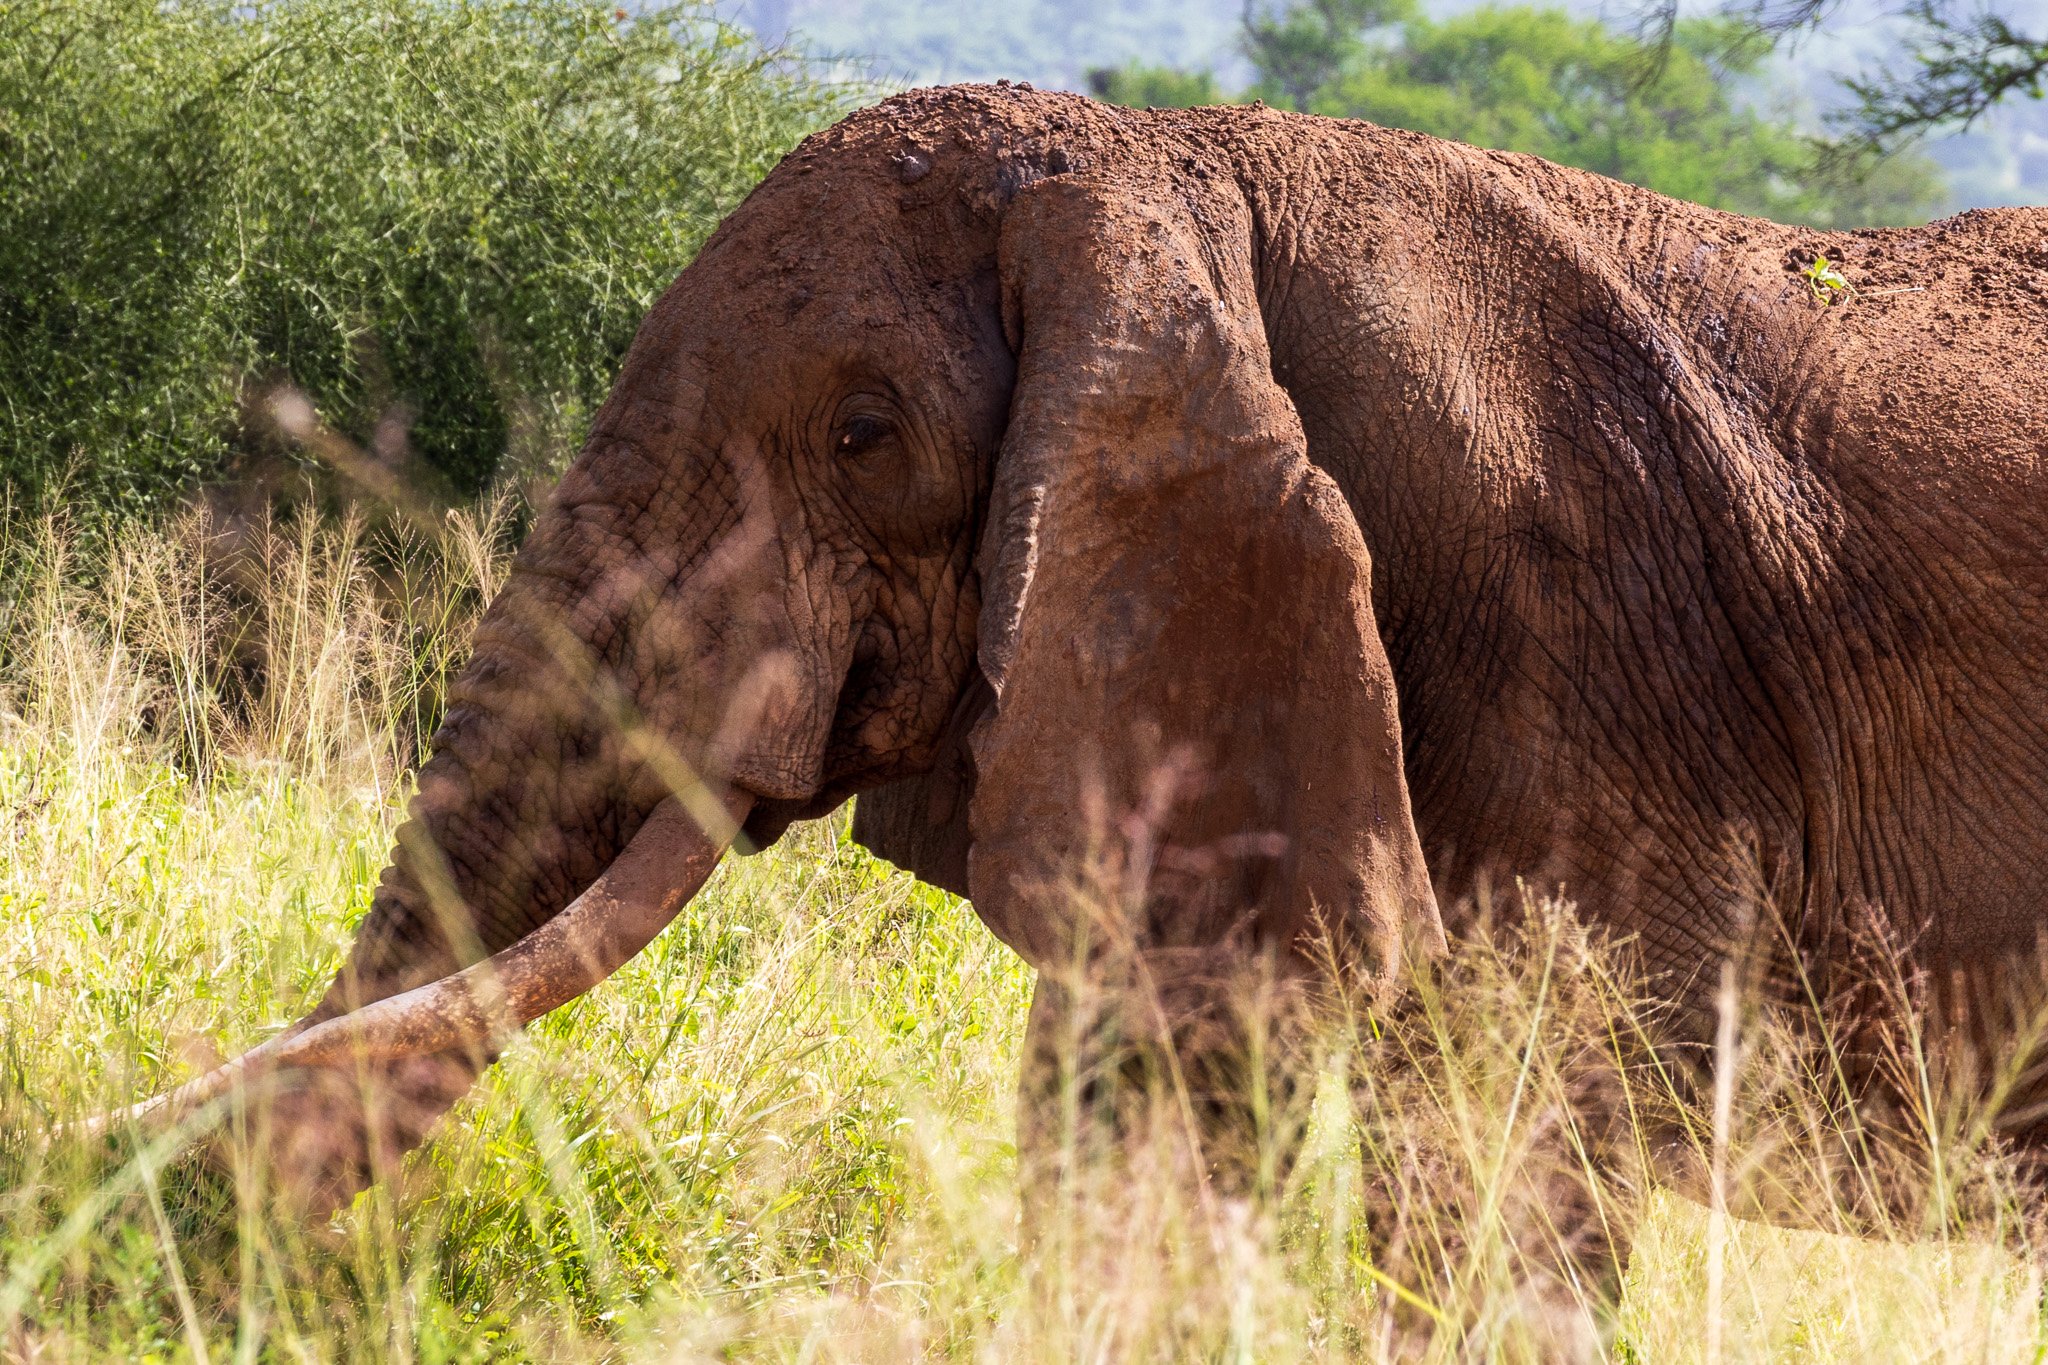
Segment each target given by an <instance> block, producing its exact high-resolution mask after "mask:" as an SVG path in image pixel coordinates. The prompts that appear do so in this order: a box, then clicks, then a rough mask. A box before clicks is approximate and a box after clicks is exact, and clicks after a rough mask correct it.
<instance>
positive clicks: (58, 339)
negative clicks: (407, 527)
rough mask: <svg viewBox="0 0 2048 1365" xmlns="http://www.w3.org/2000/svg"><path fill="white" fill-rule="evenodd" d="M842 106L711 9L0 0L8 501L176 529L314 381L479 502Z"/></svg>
mask: <svg viewBox="0 0 2048 1365" xmlns="http://www.w3.org/2000/svg"><path fill="white" fill-rule="evenodd" d="M838 98H839V97H838V95H837V94H836V93H835V92H834V91H833V90H832V89H830V88H827V87H825V86H822V85H820V84H819V83H818V82H816V81H814V80H812V79H810V78H808V77H807V76H806V75H805V74H804V73H803V72H801V71H799V70H795V69H792V68H790V67H789V66H787V65H785V64H781V63H779V62H777V61H776V60H775V59H773V58H772V57H771V56H769V55H764V54H763V53H761V52H760V51H758V50H756V49H754V48H753V47H751V46H750V45H749V44H748V42H747V41H746V40H745V39H744V38H743V37H742V36H741V35H739V34H738V33H737V32H736V31H734V30H732V29H729V28H726V27H724V26H722V25H720V24H718V23H717V22H715V21H714V20H713V19H712V18H711V15H710V10H709V8H708V7H707V6H704V5H702V4H701V3H692V4H688V5H683V6H679V7H673V8H667V9H662V10H658V11H650V12H647V13H643V14H639V15H636V16H630V17H629V16H627V14H626V11H624V10H614V9H613V8H612V6H611V4H609V3H607V4H604V5H602V6H599V5H593V4H589V3H584V2H583V0H294V2H293V3H266V4H254V5H252V4H235V3H229V2H228V0H174V2H172V3H156V0H0V186H4V189H0V480H4V481H5V482H6V483H7V484H9V485H12V486H13V487H14V488H15V490H16V496H17V497H20V496H23V494H24V490H25V492H26V495H27V496H30V497H33V496H36V495H38V494H40V493H47V491H48V490H49V489H50V488H52V487H53V486H55V485H57V484H59V483H61V484H62V485H63V486H65V487H68V488H70V489H71V490H73V492H74V493H84V494H87V495H89V496H90V497H91V498H92V499H93V500H94V501H96V502H100V503H106V504H117V505H126V504H132V505H147V504H149V503H151V502H156V501H160V500H161V499H162V498H163V497H164V496H165V495H166V494H167V493H168V492H170V491H171V490H174V489H178V488H181V487H185V486H188V485H190V484H191V483H192V482H194V481H195V480H200V479H205V478H209V477H217V476H219V475H220V474H221V473H222V472H223V471H224V470H226V469H228V468H229V467H231V465H232V463H233V460H234V458H235V456H236V455H237V453H238V452H239V451H241V450H243V449H246V448H248V447H249V446H250V445H251V444H252V443H253V442H255V441H256V440H257V439H259V437H260V435H261V433H260V432H259V431H258V429H257V427H258V424H256V423H251V422H248V421H246V420H245V417H244V413H245V410H246V409H245V402H246V398H247V396H248V395H249V394H250V393H251V392H252V391H253V388H254V386H260V385H266V384H269V383H273V382H277V381H281V380H287V379H288V380H289V381H290V382H292V383H294V384H296V385H298V386H299V387H300V388H302V389H303V390H305V391H306V393H307V394H308V395H309V396H310V397H311V398H312V400H313V401H314V402H315V404H317V406H318V408H319V410H320V412H321V414H322V415H323V416H324V417H325V418H326V419H327V420H328V421H330V422H331V423H333V424H334V425H336V426H338V427H340V428H341V429H342V430H343V431H344V432H347V433H348V434H350V435H351V436H353V437H355V438H356V439H358V440H361V441H363V442H364V443H366V444H368V445H370V446H371V447H372V448H373V449H375V450H377V451H379V452H380V453H381V454H384V455H385V456H387V457H389V458H393V459H397V458H401V449H400V448H401V447H404V448H406V449H409V453H410V457H412V458H416V459H418V460H420V461H423V462H424V463H425V464H426V465H427V466H429V467H430V468H431V469H433V470H435V471H437V472H438V474H439V475H440V476H441V477H442V478H443V479H444V480H445V481H446V483H447V484H448V485H449V486H450V487H451V488H452V489H453V490H454V491H456V492H469V491H473V490H475V489H477V488H479V487H481V486H482V485H483V484H484V483H485V482H486V481H487V480H488V479H489V478H490V477H491V476H492V474H493V473H494V472H495V471H497V470H498V467H499V465H500V461H501V458H502V457H503V456H504V455H505V453H506V452H507V450H508V449H512V450H514V451H520V450H527V451H542V452H545V451H551V450H555V449H559V447H560V446H561V445H562V444H563V443H564V442H573V441H574V440H575V439H576V438H577V436H578V435H579V434H580V430H581V427H582V424H583V423H584V421H585V420H587V414H588V412H589V411H590V409H591V407H592V405H593V404H594V403H595V402H596V401H597V400H598V399H599V398H601V396H602V394H603V392H604V390H605V388H606V386H607V385H608V384H609V382H610V379H611V376H612V373H613V371H614V369H615V367H616V365H617V362H618V359H619V357H620V355H621V353H622V352H623V350H624V348H625V346H626V344H627V343H628V342H629V341H630V340H631V339H632V335H633V330H634V328H635V326H636V325H637V324H638V322H639V320H640V318H641V316H642V315H643V314H644V313H645V311H646V309H647V307H648V306H649V304H650V303H651V302H652V301H653V299H654V297H655V296H656V294H657V293H659V291H660V290H661V289H662V288H663V287H664V286H665V285H667V283H668V282H669V281H670V280H671V279H673V278H674V277H675V275H676V273H677V271H679V270H680V269H681V268H682V266H683V265H684V264H685V263H686V262H687V261H688V260H689V259H690V256H691V254H692V253H693V252H694V251H695V249H696V247H697V246H698V244H699V243H700V242H701V240H702V239H703V237H704V235H705V234H706V233H707V232H708V231H709V229H710V228H711V226H712V225H713V224H714V223H716V221H717V220H718V218H719V217H720V216H721V215H722V214H723V213H725V212H726V211H727V210H729V209H730V208H731V207H732V206H733V204H734V203H735V202H737V200H738V199H739V197H740V196H741V195H742V194H743V193H745V191H746V190H747V189H748V188H749V187H750V186H751V185H752V184H753V183H754V182H755V181H756V180H757V179H758V178H759V177H760V176H761V175H762V174H763V173H764V172H765V171H766V170H767V169H768V168H769V167H770V166H771V165H772V164H773V163H774V161H775V160H776V158H777V157H779V156H780V155H781V154H782V153H783V152H784V151H785V150H787V149H788V148H789V147H790V146H791V145H792V144H793V143H794V142H795V141H796V140H797V138H799V137H800V136H802V134H803V133H804V132H806V131H807V130H809V129H810V128H812V127H814V126H816V125H817V124H818V123H820V122H821V121H823V120H824V119H825V118H827V117H829V115H830V114H831V113H832V112H833V110H834V108H835V107H836V104H837V102H838Z"/></svg>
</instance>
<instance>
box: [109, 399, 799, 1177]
mask: <svg viewBox="0 0 2048 1365" xmlns="http://www.w3.org/2000/svg"><path fill="white" fill-rule="evenodd" d="M621 392H622V393H626V394H630V393H632V392H633V388H632V386H631V385H630V384H628V383H627V382H626V381H622V384H621ZM612 406H613V407H614V408H615V409H616V408H621V407H623V408H624V409H626V410H628V411H629V413H630V411H631V410H633V405H632V404H631V403H629V402H624V400H620V399H619V398H618V396H617V395H615V402H614V404H613V405H612ZM645 444H646V443H645V442H627V441H624V440H623V439H622V434H621V428H620V426H619V424H618V421H617V420H616V413H615V414H614V420H613V421H612V423H611V424H610V425H609V426H608V425H607V424H606V422H604V421H600V423H599V428H598V431H597V432H596V434H595V435H594V436H593V438H592V443H591V446H590V448H589V449H587V450H586V452H585V454H584V456H583V458H581V459H580V460H579V461H578V462H577V464H576V466H574V467H572V469H571V470H570V472H569V474H568V475H567V476H566V477H565V478H564V480H563V483H562V484H561V486H560V487H559V488H558V489H557V492H556V496H555V499H554V501H553V505H552V506H550V507H549V509H548V510H547V511H546V512H545V513H544V514H543V516H542V517H541V519H540V522H539V524H537V525H536V527H535V528H534V531H533V533H532V535H530V536H529V537H528V540H527V543H526V545H525V546H524V547H522V549H521V551H520V554H519V557H518V560H517V561H516V563H515V566H514V571H513V575H512V578H511V580H510V581H509V582H508V584H507V585H506V588H505V590H504V591H503V592H502V593H501V594H500V596H499V598H498V599H497V601H495V602H494V603H493V604H492V606H491V609H490V611H489V612H488V613H487V615H486V618H485V620H484V622H483V624H482V626H481V627H480V628H479V631H478V635H477V640H476V647H475V652H474V654H473V656H472V659H471V662H470V664H469V665H468V667H467V668H465V669H464V671H463V673H462V675H461V677H460V678H459V679H458V680H457V682H456V684H455V686H454V688H453V689H452V690H451V694H450V698H449V707H448V712H447V715H446V717H445V719H444V720H443V723H442V725H441V727H440V729H439V731H438V732H437V733H436V735H435V739H434V756H433V758H432V759H431V760H430V761H429V762H428V763H427V764H426V766H425V767H424V768H422V770H421V773H420V781H419V791H418V793H417V795H416V796H415V798H414V801H413V803H412V808H411V812H410V818H409V819H408V820H407V822H406V824H405V825H404V827H403V828H401V830H400V831H399V835H398V840H397V848H396V849H395V851H394V853H393V855H392V860H391V863H390V865H389V866H388V867H387V868H386V869H385V872H384V875H383V878H382V880H381V881H380V883H379V885H378V888H377V892H376V895H375V897H374V899H373V901H372V904H371V907H370V911H369V913H368V915H367V916H365V918H364V921H363V923H362V925H361V927H360V929H359V930H358V932H357V937H356V942H355V945H354V947H353V949H352V950H351V953H350V956H349V959H348V961H347V963H346V964H345V965H344V966H343V968H342V969H341V971H340V972H339V973H338V974H337V976H336V977H335V979H334V982H333V984H332V985H331V986H330V987H329V989H328V991H327V993H326V995H325V997H324V998H323V999H322V1000H321V1001H320V1003H319V1005H318V1006H317V1007H316V1008H315V1009H314V1010H313V1011H312V1012H311V1013H310V1014H308V1015H307V1016H306V1017H305V1018H304V1019H303V1020H301V1021H300V1022H299V1023H298V1024H297V1025H295V1026H294V1027H293V1028H292V1030H290V1031H289V1033H287V1034H286V1035H285V1036H283V1037H281V1038H279V1039H276V1040H273V1042H272V1043H271V1044H267V1045H265V1047H263V1048H259V1049H258V1050H257V1052H256V1053H254V1054H252V1055H250V1056H249V1057H247V1058H246V1059H240V1060H238V1061H236V1062H234V1063H230V1064H229V1065H228V1067H226V1068H223V1069H222V1070H221V1071H218V1072H216V1073H213V1074H211V1075H209V1076H208V1077H205V1078H202V1079H201V1080H200V1081H199V1082H195V1083H194V1084H193V1085H192V1086H189V1087H187V1088H186V1089H185V1090H183V1091H179V1092H174V1094H173V1095H172V1096H171V1097H169V1098H168V1099H167V1100H166V1101H164V1102H163V1103H162V1104H160V1105H156V1106H145V1112H146V1113H147V1114H149V1115H152V1116H154V1115H159V1114H170V1113H175V1112H178V1111H181V1110H189V1109H190V1108H191V1107H192V1106H193V1105H194V1104H195V1103H198V1102H200V1101H203V1100H205V1099H208V1098H211V1097H213V1096H216V1095H219V1094H222V1093H225V1092H226V1091H228V1090H231V1089H233V1088H234V1087H235V1086H237V1085H239V1084H241V1083H242V1082H244V1081H247V1080H250V1079H253V1078H255V1077H257V1076H259V1075H260V1076H261V1077H262V1080H263V1084H262V1085H261V1087H260V1089H257V1090H255V1091H254V1092H253V1093H255V1094H256V1096H257V1097H258V1098H259V1100H260V1103H258V1104H256V1105H254V1106H252V1108H251V1110H250V1115H251V1119H252V1125H253V1126H252V1136H253V1137H254V1139H255V1141H256V1144H257V1147H258V1150H259V1151H260V1152H261V1153H262V1154H263V1155H264V1156H265V1158H266V1160H265V1162H264V1165H265V1166H266V1167H267V1169H268V1170H269V1171H270V1172H271V1173H273V1175H274V1177H275V1178H276V1180H277V1182H278V1185H279V1187H280V1192H281V1193H282V1194H283V1195H284V1197H285V1198H286V1199H287V1200H288V1201H289V1202H291V1203H293V1204H296V1205H298V1206H299V1207H300V1208H301V1209H303V1210H304V1211H306V1212H319V1211H324V1210H326V1209H331V1208H333V1207H335V1206H337V1205H338V1204H340V1203H341V1202H343V1201H345V1200H346V1199H348V1198H349V1197H351V1196H352V1195H353V1194H354V1193H355V1191H357V1190H359V1189H361V1188H363V1187H364V1186H365V1185H367V1184H369V1183H370V1182H371V1181H372V1180H374V1179H376V1178H378V1177H379V1175H380V1174H381V1173H382V1172H384V1171H387V1170H389V1169H391V1168H392V1167H393V1164H394V1163H395V1162H396V1161H397V1159H398V1158H399V1157H400V1156H402V1155H403V1153H404V1152H405V1151H407V1150H409V1149H410V1148H412V1147H414V1146H416V1145H417V1144H418V1143H419V1142H420V1141H422V1140H423V1139H424V1137H425V1136H426V1134H427V1132H428V1131H429V1130H430V1129H431V1128H432V1126H433V1124H434V1123H435V1122H436V1120H438V1118H439V1117H440V1115H441V1114H442V1113H444V1112H445V1111H446V1110H447V1109H448V1108H449V1107H450V1106H451V1105H452V1104H454V1103H455V1101H456V1100H457V1099H459V1098H460V1097H461V1096H462V1095H463V1094H464V1093H465V1092H466V1091H467V1090H468V1089H469V1087H470V1086H471V1084H472V1083H473V1082H474V1081H475V1079H476V1078H477V1076H478V1075H479V1074H480V1073H481V1072H482V1070H483V1068H484V1067H485V1066H487V1065H489V1064H490V1062H491V1061H492V1060H494V1059H495V1057H496V1055H497V1052H498V1049H499V1048H500V1047H501V1046H502V1045H503V1043H504V1041H505V1039H506V1037H507V1036H508V1035H509V1034H510V1033H511V1032H513V1031H514V1030H516V1028H517V1027H518V1026H519V1025H520V1024H523V1023H525V1022H527V1021H528V1020H530V1019H532V1018H534V1017H537V1016H538V1015H539V1014H541V1013H544V1012H546V1011H547V1010H548V1009H552V1008H554V1006H556V1005H558V1004H560V1003H562V1002H564V1001H566V1000H568V999H571V998H573V997H574V996H576V995H578V994H581V993H582V992H583V991H584V990H587V989H589V988H590V987H591V986H592V985H595V984H596V983H597V982H598V981H600V980H602V979H603V978H604V976H606V975H607V974H609V973H610V972H611V971H612V970H614V969H615V968H616V967H617V966H618V965H619V964H620V963H622V962H624V961H625V960H626V959H627V958H628V957H630V956H632V954H633V953H635V952H637V951H639V949H640V948H641V947H643V946H645V944H646V943H647V942H648V941H650V940H651V939H652V938H653V936H654V935H655V934H656V933H658V932H659V931H660V929H661V927H662V926H663V925H664V924H666V923H667V921H668V918H669V917H670V916H672V915H673V914H674V913H675V912H676V911H677V910H678V909H679V908H680V907H681V905H682V904H684V903H686V902H687V901H688V899H689V897H690V896H691V895H692V894H694V892H695V891H696V890H697V888H698V886H699V885H701V883H702V881H703V879H704V877H705V876H707V875H708V874H709V872H710V870H711V868H712V866H713V865H714V864H715V863H716V861H717V859H718V856H719V854H720V852H721V851H722V850H723V848H724V847H725V845H726V843H727V842H728V841H729V840H730V839H731V837H732V835H733V833H734V831H735V829H736V827H737V823H738V821H740V820H742V819H744V818H745V816H746V814H747V811H748V810H749V808H750V807H751V806H752V804H753V802H754V800H755V799H756V798H757V797H760V798H770V799H775V800H789V799H792V798H800V797H802V796H805V795H807V794H808V793H809V792H810V791H811V790H813V789H814V787H815V784H816V781H817V777H816V773H817V768H818V765H819V763H820V761H821V755H822V745H823V741H824V731H825V727H826V726H827V725H828V724H829V720H830V715H831V701H832V694H831V692H830V690H829V689H827V688H825V687H824V686H822V685H821V681H820V679H819V677H818V670H816V669H813V668H807V667H805V666H802V665H801V663H800V662H799V661H801V660H803V659H805V658H806V657H807V649H806V646H807V641H806V640H804V639H802V638H799V637H798V635H797V634H795V633H794V632H793V630H792V627H791V619H792V613H791V611H790V609H789V606H788V603H787V600H786V592H787V588H788V573H787V558H786V555H785V553H784V548H783V544H782V541H781V538H780V537H781V531H780V529H779V527H778V525H777V523H776V521H775V517H774V509H773V508H771V507H770V506H769V504H768V501H767V500H766V499H765V498H760V497H756V496H751V495H750V494H749V486H750V485H749V480H748V479H747V478H746V477H745V471H744V470H738V471H736V470H734V469H733V468H732V467H731V464H730V462H729V461H728V460H727V459H726V457H725V456H724V455H723V454H722V453H721V452H720V450H719V448H718V446H717V445H716V444H715V443H707V444H705V445H703V446H699V447H695V448H694V450H695V452H696V453H694V454H693V455H692V456H691V457H690V458H689V459H688V460H682V461H680V462H671V463H670V464H668V465H666V466H665V468H666V469H667V470H668V473H667V475H666V476H665V477H664V478H663V479H661V480H659V481H657V482H655V483H652V484H648V483H647V478H648V476H647V475H646V474H645V471H646V470H647V469H648V468H649V466H648V464H647V462H646V461H644V460H640V459H638V458H637V457H635V456H634V451H635V450H637V449H641V448H644V446H645ZM622 447H624V448H623V449H622ZM643 484H646V485H647V486H642V485H643ZM677 488H682V489H687V490H689V495H688V497H687V499H686V500H684V501H682V502H681V503H680V505H679V502H678V500H677V498H676V496H675V494H674V491H673V490H675V489H677ZM656 523H658V525H657V524H656ZM608 868H609V869H610V871H609V872H607V869H608ZM600 874H604V875H603V877H602V879H601V880H600ZM593 883H595V885H593ZM572 902H574V905H573V907H572V908H570V909H566V910H565V909H564V907H570V906H571V903H572Z"/></svg>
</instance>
